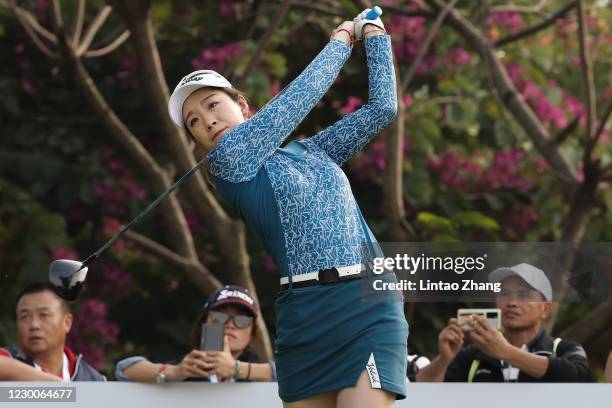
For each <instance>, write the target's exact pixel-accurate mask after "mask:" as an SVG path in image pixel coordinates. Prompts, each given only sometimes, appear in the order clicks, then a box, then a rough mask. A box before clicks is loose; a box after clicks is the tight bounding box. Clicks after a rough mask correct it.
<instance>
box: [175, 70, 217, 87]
mask: <svg viewBox="0 0 612 408" xmlns="http://www.w3.org/2000/svg"><path fill="white" fill-rule="evenodd" d="M203 75H212V76H214V77H217V78H222V77H221V75H219V74H217V73H215V72H197V73H195V74H193V75H191V76H189V77H187V78H184V79H183V80H182V81H181V85H185V84H188V83H189V82H193V81H199V80H201V79H202V76H203Z"/></svg>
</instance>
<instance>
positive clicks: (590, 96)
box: [576, 0, 597, 166]
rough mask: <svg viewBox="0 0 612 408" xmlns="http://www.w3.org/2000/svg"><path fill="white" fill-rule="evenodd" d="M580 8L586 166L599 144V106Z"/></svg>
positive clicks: (584, 13) (579, 33)
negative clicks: (597, 123) (597, 135)
mask: <svg viewBox="0 0 612 408" xmlns="http://www.w3.org/2000/svg"><path fill="white" fill-rule="evenodd" d="M576 4H577V6H578V35H579V37H578V39H579V42H580V67H581V70H582V72H581V73H582V87H583V88H584V104H585V106H586V135H585V138H584V141H585V152H584V153H585V154H584V160H585V166H586V165H588V164H590V163H592V161H593V157H592V152H593V149H594V148H595V144H596V143H597V138H596V137H595V136H594V134H593V127H594V126H595V123H596V122H597V106H596V102H595V79H594V78H593V61H592V60H591V53H590V51H589V44H588V33H587V30H588V28H587V22H586V12H585V10H584V3H583V1H582V0H577V3H576Z"/></svg>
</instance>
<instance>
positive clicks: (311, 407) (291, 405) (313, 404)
mask: <svg viewBox="0 0 612 408" xmlns="http://www.w3.org/2000/svg"><path fill="white" fill-rule="evenodd" d="M337 396H338V393H337V392H336V391H333V392H326V393H324V394H319V395H317V396H315V397H310V398H305V399H303V400H300V401H296V402H283V407H284V408H336V398H337Z"/></svg>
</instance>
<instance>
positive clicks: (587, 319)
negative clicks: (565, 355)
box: [560, 302, 612, 345]
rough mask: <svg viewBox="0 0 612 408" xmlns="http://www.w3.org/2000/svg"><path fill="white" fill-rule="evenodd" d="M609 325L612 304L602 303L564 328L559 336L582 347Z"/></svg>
mask: <svg viewBox="0 0 612 408" xmlns="http://www.w3.org/2000/svg"><path fill="white" fill-rule="evenodd" d="M611 324H612V302H604V303H601V304H600V305H599V306H597V307H596V308H595V309H593V310H592V311H591V312H590V313H589V314H588V315H586V316H583V318H582V319H580V320H578V321H577V322H576V323H574V324H573V325H572V326H570V327H568V328H566V329H565V330H564V331H563V332H562V333H561V334H560V336H561V337H563V338H568V339H572V340H574V341H577V342H578V343H581V344H583V345H584V344H585V343H588V342H589V341H590V340H591V339H593V338H594V337H595V336H598V335H600V334H601V333H602V332H603V331H604V330H605V329H606V328H608V327H610V325H611Z"/></svg>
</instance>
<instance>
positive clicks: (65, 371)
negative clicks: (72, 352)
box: [34, 353, 71, 381]
mask: <svg viewBox="0 0 612 408" xmlns="http://www.w3.org/2000/svg"><path fill="white" fill-rule="evenodd" d="M63 355H64V356H63V358H62V379H63V380H64V381H70V377H71V375H70V363H69V362H68V356H67V355H66V353H63ZM34 368H35V369H37V370H38V371H40V372H44V370H43V368H42V367H41V366H39V365H38V364H37V363H36V362H34Z"/></svg>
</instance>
